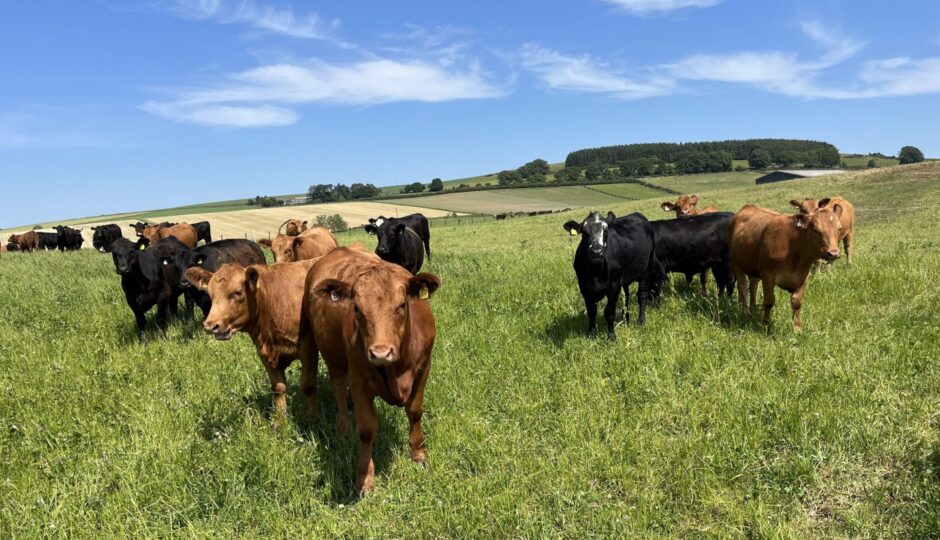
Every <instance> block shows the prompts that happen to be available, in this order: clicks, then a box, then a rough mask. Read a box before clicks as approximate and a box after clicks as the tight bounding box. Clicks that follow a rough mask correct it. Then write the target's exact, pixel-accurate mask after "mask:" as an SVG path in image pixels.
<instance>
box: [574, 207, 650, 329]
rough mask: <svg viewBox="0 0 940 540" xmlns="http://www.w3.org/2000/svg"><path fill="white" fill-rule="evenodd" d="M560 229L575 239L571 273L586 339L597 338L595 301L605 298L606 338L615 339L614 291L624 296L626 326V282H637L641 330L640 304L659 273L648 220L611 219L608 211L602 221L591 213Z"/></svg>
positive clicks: (616, 295)
mask: <svg viewBox="0 0 940 540" xmlns="http://www.w3.org/2000/svg"><path fill="white" fill-rule="evenodd" d="M564 227H565V230H567V231H568V232H569V233H570V234H571V235H572V236H574V235H577V234H580V235H581V242H580V243H579V244H578V249H577V251H576V252H575V255H574V271H575V274H577V276H578V288H579V289H580V290H581V296H582V297H583V298H584V306H585V308H587V316H588V335H590V336H591V337H596V336H597V302H599V301H600V300H601V298H604V297H607V306H606V307H605V308H604V320H605V321H606V322H607V337H608V338H609V339H611V340H613V339H616V335H615V333H614V318H615V315H616V313H617V299H618V298H619V296H620V289H621V288H622V289H623V293H624V312H623V316H624V321H627V322H629V320H630V316H629V306H630V284H631V283H634V282H636V283H638V291H637V299H638V303H639V308H640V309H639V316H638V317H637V325H638V326H643V324H644V323H645V322H646V304H647V302H648V301H649V299H650V294H651V292H652V290H653V288H654V287H655V284H656V283H658V282H659V280H660V279H661V277H660V275H661V273H662V268H661V266H660V264H659V261H658V260H656V250H655V237H656V233H655V232H654V231H653V226H652V225H650V222H649V221H647V219H646V218H645V217H644V216H643V214H638V213H637V214H630V215H629V216H626V217H622V218H620V219H617V218H616V216H614V213H613V212H608V213H607V217H606V218H602V217H601V215H600V214H599V213H597V212H591V213H590V214H588V216H587V218H585V220H584V221H583V222H581V223H578V222H576V221H569V222H567V223H565V225H564Z"/></svg>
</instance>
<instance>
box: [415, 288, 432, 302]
mask: <svg viewBox="0 0 940 540" xmlns="http://www.w3.org/2000/svg"><path fill="white" fill-rule="evenodd" d="M429 296H431V295H430V293H428V288H427V287H425V286H422V287H421V290H420V291H418V298H420V299H421V300H427V299H428V297H429Z"/></svg>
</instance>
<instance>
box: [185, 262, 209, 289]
mask: <svg viewBox="0 0 940 540" xmlns="http://www.w3.org/2000/svg"><path fill="white" fill-rule="evenodd" d="M183 276H184V277H185V278H186V281H188V282H190V283H192V284H193V286H195V287H199V288H200V289H203V290H205V289H208V288H209V281H210V280H211V279H212V272H210V271H208V270H206V269H205V268H199V267H195V266H194V267H192V268H187V269H186V272H185V273H184V274H183Z"/></svg>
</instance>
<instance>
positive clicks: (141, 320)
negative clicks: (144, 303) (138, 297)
mask: <svg viewBox="0 0 940 540" xmlns="http://www.w3.org/2000/svg"><path fill="white" fill-rule="evenodd" d="M131 309H132V310H133V312H134V321H135V322H136V323H137V341H138V342H140V343H143V342H144V341H145V340H146V337H145V336H144V330H146V328H147V318H146V317H145V316H144V312H143V310H141V309H140V308H131Z"/></svg>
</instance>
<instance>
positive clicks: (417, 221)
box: [365, 214, 431, 261]
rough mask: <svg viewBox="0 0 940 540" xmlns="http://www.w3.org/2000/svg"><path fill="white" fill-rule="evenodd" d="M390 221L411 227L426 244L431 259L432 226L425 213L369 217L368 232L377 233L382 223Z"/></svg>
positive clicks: (426, 250)
mask: <svg viewBox="0 0 940 540" xmlns="http://www.w3.org/2000/svg"><path fill="white" fill-rule="evenodd" d="M389 221H398V222H400V223H404V224H405V226H406V227H411V230H413V231H414V232H415V234H417V235H418V236H419V237H420V238H421V242H422V243H423V244H424V252H425V254H426V255H427V256H428V260H429V261H430V260H431V226H430V224H429V223H428V218H426V217H424V214H408V215H407V216H403V217H400V218H388V217H385V216H379V217H377V218H369V224H368V225H366V226H365V229H366V232H367V233H369V234H377V233H378V229H379V228H381V227H382V224H383V223H387V222H389ZM369 225H372V227H369ZM386 260H388V259H386Z"/></svg>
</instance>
